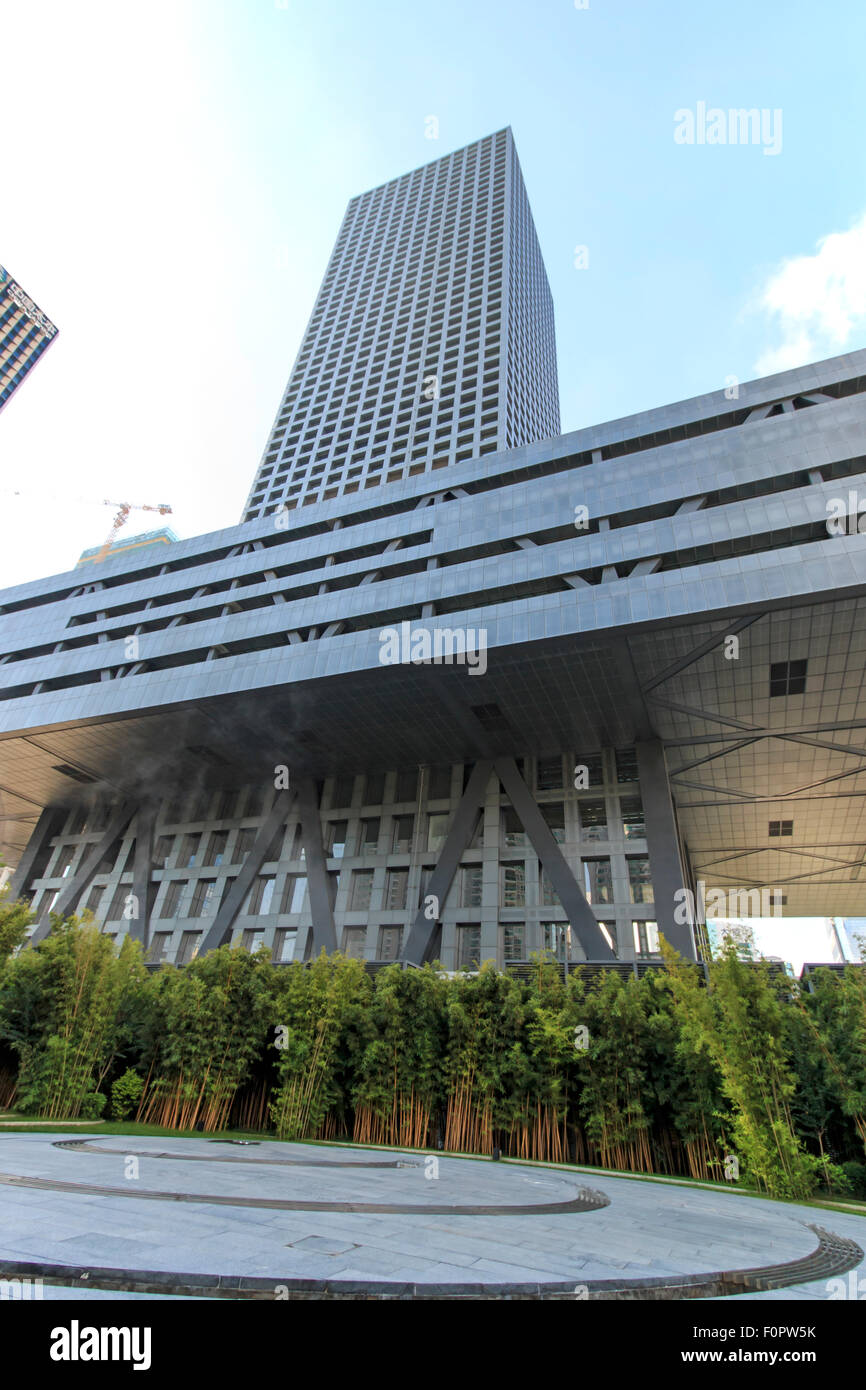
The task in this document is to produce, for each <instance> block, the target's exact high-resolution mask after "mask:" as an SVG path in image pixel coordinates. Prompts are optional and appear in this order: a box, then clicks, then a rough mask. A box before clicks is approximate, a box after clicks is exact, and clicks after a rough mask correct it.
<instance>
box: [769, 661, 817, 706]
mask: <svg viewBox="0 0 866 1390" xmlns="http://www.w3.org/2000/svg"><path fill="white" fill-rule="evenodd" d="M807 665H808V663H807V662H805V661H773V662H771V663H770V696H771V698H774V697H777V696H781V695H803V694H805V691H806V668H807Z"/></svg>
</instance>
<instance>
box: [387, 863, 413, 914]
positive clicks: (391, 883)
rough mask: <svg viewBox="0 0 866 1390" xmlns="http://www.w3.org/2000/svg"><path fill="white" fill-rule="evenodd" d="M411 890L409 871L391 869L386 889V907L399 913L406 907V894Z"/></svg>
mask: <svg viewBox="0 0 866 1390" xmlns="http://www.w3.org/2000/svg"><path fill="white" fill-rule="evenodd" d="M408 888H409V870H408V869H391V870H389V873H388V883H387V886H386V889H385V906H386V907H387V908H389V909H392V910H394V911H399V910H400V909H401V908H404V907H405V906H406V893H407V891H408Z"/></svg>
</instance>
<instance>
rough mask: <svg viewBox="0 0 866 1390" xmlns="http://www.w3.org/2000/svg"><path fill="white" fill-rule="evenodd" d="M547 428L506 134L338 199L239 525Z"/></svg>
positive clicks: (547, 357) (538, 331)
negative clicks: (339, 213)
mask: <svg viewBox="0 0 866 1390" xmlns="http://www.w3.org/2000/svg"><path fill="white" fill-rule="evenodd" d="M559 428H560V424H559V394H558V387H557V376H556V341H555V336H554V323H553V300H552V298H551V293H550V286H549V285H548V282H547V274H546V272H545V269H544V262H543V260H542V257H541V251H540V249H539V245H538V238H537V236H536V233H535V224H534V222H533V220H532V212H531V210H530V207H529V200H528V198H527V196H526V189H525V187H524V183H523V176H522V174H521V172H520V164H519V162H518V159H517V152H516V150H515V148H514V139H513V136H512V134H511V130H510V129H506V130H501V131H499V132H498V134H496V135H490V136H488V137H487V138H486V139H484V140H478V141H476V142H475V144H472V145H467V146H466V147H465V148H464V149H462V150H457V151H456V152H455V153H454V154H449V155H446V156H445V157H444V158H443V159H437V160H434V161H433V162H432V163H431V164H427V165H425V166H424V167H423V168H420V169H416V170H415V171H414V172H413V173H411V174H404V175H403V177H402V178H399V179H392V180H391V181H390V182H389V183H384V184H382V185H381V186H380V187H379V188H374V189H372V190H371V191H370V192H369V193H364V194H362V195H361V196H360V197H357V198H353V199H352V200H351V201H350V203H349V206H348V208H347V210H346V215H345V217H344V218H343V225H342V227H341V229H340V234H339V236H338V237H337V242H336V245H335V247H334V250H333V253H332V255H331V259H330V262H329V264H328V269H327V272H326V274H325V278H324V281H323V282H322V287H321V289H320V291H319V295H318V298H317V300H316V303H315V307H314V309H313V313H312V317H311V318H310V322H309V324H308V326H307V331H306V333H305V334H304V339H303V342H302V344H301V350H300V353H299V354H298V358H297V360H296V362H295V365H294V367H293V369H292V374H291V376H290V378H289V383H288V386H287V387H286V390H285V393H284V395H283V399H282V401H281V403H280V408H279V411H278V412H277V418H276V421H275V422H274V426H273V429H272V430H271V435H270V439H269V441H268V444H267V448H266V449H265V454H264V458H263V459H262V462H261V464H260V466H259V469H258V472H257V474H256V477H255V482H254V484H253V487H252V489H251V491H250V494H249V497H248V499H247V503H246V506H245V508H244V513H243V520H244V521H251V520H253V519H255V518H256V517H259V516H268V515H269V514H270V513H272V512H274V511H276V510H277V508H280V507H285V508H288V509H294V508H296V507H300V506H306V505H310V504H312V503H315V502H322V501H330V500H331V499H332V498H336V497H340V496H344V495H347V494H351V493H355V492H359V491H361V490H362V489H367V488H374V487H377V486H379V485H380V484H382V483H386V482H387V483H390V482H396V481H398V480H400V479H402V478H406V477H411V476H414V475H415V474H418V473H429V472H431V471H432V470H433V469H437V468H444V467H446V466H447V465H448V464H452V463H462V462H464V461H465V460H467V459H473V458H477V457H478V456H479V455H481V454H492V453H496V452H497V451H498V450H502V449H510V448H516V447H519V446H520V445H522V444H529V443H535V442H536V441H538V440H541V439H546V438H548V437H550V436H552V435H556V434H558V433H559Z"/></svg>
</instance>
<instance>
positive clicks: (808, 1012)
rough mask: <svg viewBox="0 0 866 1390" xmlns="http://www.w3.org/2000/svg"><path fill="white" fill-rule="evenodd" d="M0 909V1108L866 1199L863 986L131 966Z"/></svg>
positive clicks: (839, 980) (857, 977)
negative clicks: (29, 935)
mask: <svg viewBox="0 0 866 1390" xmlns="http://www.w3.org/2000/svg"><path fill="white" fill-rule="evenodd" d="M28 920H29V919H28V915H27V912H26V910H24V909H22V907H21V905H20V904H6V905H0V1104H2V1105H4V1106H8V1107H12V1108H13V1109H15V1110H17V1111H19V1112H21V1113H22V1114H27V1115H31V1116H36V1117H41V1118H45V1119H53V1120H57V1119H95V1118H104V1119H115V1120H137V1121H139V1122H141V1123H146V1124H150V1125H157V1126H161V1127H164V1128H167V1129H179V1130H200V1131H203V1132H205V1133H215V1132H217V1131H220V1130H225V1129H227V1128H234V1129H243V1130H256V1131H269V1132H270V1133H272V1134H275V1135H276V1136H277V1137H279V1138H282V1139H289V1140H301V1139H320V1140H322V1139H324V1140H331V1139H342V1140H354V1141H356V1142H359V1143H365V1144H382V1145H397V1146H401V1147H413V1148H434V1149H443V1150H447V1151H451V1152H462V1153H479V1154H492V1153H493V1152H494V1151H495V1150H499V1151H500V1152H501V1153H502V1154H504V1155H509V1156H514V1157H518V1158H527V1159H541V1160H552V1161H557V1162H576V1163H581V1164H589V1165H596V1166H599V1167H602V1168H610V1169H616V1170H625V1171H629V1172H637V1173H652V1172H655V1173H666V1174H679V1175H683V1176H686V1177H691V1178H695V1179H703V1180H707V1179H711V1180H712V1179H721V1178H723V1177H727V1178H729V1179H730V1178H731V1177H732V1176H733V1177H734V1178H737V1180H738V1181H739V1182H740V1183H742V1184H745V1185H748V1186H750V1187H753V1188H757V1189H759V1190H761V1191H764V1192H767V1193H769V1194H771V1195H773V1196H778V1197H789V1198H802V1197H806V1196H808V1195H809V1194H810V1193H812V1192H814V1191H816V1190H818V1189H824V1190H829V1191H830V1192H833V1193H837V1194H851V1195H854V1196H861V1197H866V971H864V970H862V969H848V970H846V971H845V972H842V973H837V972H830V971H824V972H818V973H817V974H816V976H815V977H814V979H815V988H814V992H812V993H805V992H801V991H800V990H799V988H798V987H797V986H796V985H795V984H794V982H793V981H791V980H789V979H788V978H787V977H778V976H775V977H774V976H773V975H772V974H771V973H770V972H769V970H768V969H767V968H766V967H765V966H762V965H760V964H753V963H750V962H744V961H743V960H741V959H739V958H738V956H737V955H736V953H735V952H734V950H733V949H730V950H728V951H727V952H725V953H723V954H722V955H721V956H720V957H719V959H718V960H716V961H714V962H713V963H712V965H711V966H710V968H709V980H708V981H705V979H704V976H703V973H702V972H701V971H699V969H698V968H697V967H695V966H693V965H690V964H688V963H686V962H684V961H682V960H681V959H680V958H678V957H677V956H675V954H674V953H673V952H672V951H670V950H668V949H667V948H665V957H664V968H660V969H658V970H655V971H651V972H647V973H646V974H644V975H643V976H642V977H641V978H640V979H637V978H634V977H632V976H626V977H623V976H621V975H619V974H618V973H617V972H614V971H608V972H603V973H602V974H601V975H600V976H595V977H593V978H592V979H589V980H588V979H584V978H583V977H582V975H581V972H580V971H579V970H577V971H575V972H574V973H573V974H572V975H570V976H569V978H568V980H567V981H566V980H563V978H562V976H561V973H560V971H559V970H558V969H557V968H556V967H554V966H552V965H550V964H548V963H545V962H544V961H543V960H539V961H538V962H537V963H536V965H535V966H534V968H533V970H532V972H530V976H529V978H522V979H517V978H515V977H514V976H512V975H509V974H507V973H502V972H500V971H498V970H496V969H495V968H493V967H492V966H488V965H485V966H484V967H483V968H482V969H481V970H480V971H478V972H476V973H467V974H463V975H458V976H456V977H446V976H444V975H443V974H441V973H440V972H439V971H438V970H437V969H435V968H433V967H425V968H424V969H422V970H417V969H412V970H403V969H402V968H401V967H400V966H399V965H393V966H389V967H387V968H385V969H382V970H380V971H379V972H378V973H376V974H374V975H371V974H370V973H368V972H367V971H365V969H364V967H363V965H362V964H361V963H360V962H359V961H356V960H351V959H348V958H347V957H344V956H342V955H339V954H335V955H332V956H329V957H326V956H324V955H322V956H321V957H320V958H319V959H317V960H313V961H310V962H307V963H294V964H291V965H288V966H278V967H275V966H273V965H272V964H271V962H270V960H269V959H268V957H267V956H266V954H265V953H264V952H259V953H257V954H255V955H251V954H250V953H249V952H247V951H245V950H243V949H241V948H235V949H231V948H229V947H227V946H224V947H221V948H220V949H219V950H217V951H214V952H211V953H210V954H208V955H206V956H204V957H201V958H199V959H196V960H193V961H192V962H191V963H190V964H189V965H187V966H186V967H184V968H183V969H176V968H175V967H173V966H167V965H166V966H162V967H161V968H160V969H159V970H157V971H150V970H148V969H147V968H146V967H145V965H144V964H143V961H142V955H141V949H140V947H139V945H138V944H137V943H135V942H133V941H131V940H129V939H126V940H125V941H124V943H123V946H122V948H121V950H120V953H119V954H116V953H115V950H114V948H113V945H112V942H111V940H110V939H109V938H108V937H106V936H104V935H102V934H101V933H100V932H99V931H98V929H97V928H96V927H95V926H94V925H93V923H92V922H91V921H89V920H88V919H87V918H86V917H85V918H84V919H80V920H79V919H78V918H75V917H72V918H68V919H66V920H65V921H60V920H59V919H55V921H54V923H53V927H52V931H51V932H50V933H49V935H48V936H47V937H46V938H45V939H44V940H43V941H42V942H40V943H39V945H38V946H36V947H35V948H32V949H28V950H25V951H21V952H20V953H16V947H17V946H19V945H20V943H21V942H22V940H23V938H24V934H25V931H26V928H27V924H28Z"/></svg>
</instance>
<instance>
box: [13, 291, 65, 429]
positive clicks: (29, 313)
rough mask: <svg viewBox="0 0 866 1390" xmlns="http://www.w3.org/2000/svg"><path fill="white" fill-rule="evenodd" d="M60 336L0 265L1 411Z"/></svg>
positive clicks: (54, 326) (36, 305) (53, 325)
mask: <svg viewBox="0 0 866 1390" xmlns="http://www.w3.org/2000/svg"><path fill="white" fill-rule="evenodd" d="M56 337H57V327H56V325H55V324H53V323H52V322H51V320H50V319H49V318H48V317H47V316H46V315H45V314H43V312H42V310H41V309H40V308H39V306H38V304H34V302H33V300H32V299H31V298H30V296H29V294H25V293H24V291H23V290H22V288H21V286H20V285H19V284H18V282H17V280H13V279H12V276H11V275H10V274H9V272H8V270H4V269H3V267H2V265H0V410H2V409H3V407H4V405H5V404H6V402H7V401H8V400H9V397H10V396H11V395H12V393H13V391H15V390H16V388H17V387H18V386H20V385H21V382H22V381H23V380H24V378H25V377H26V375H27V373H28V372H29V371H30V370H31V368H32V367H34V366H35V365H36V363H37V362H38V361H39V358H40V357H41V356H42V354H43V352H44V351H45V349H46V348H47V347H50V346H51V344H52V343H53V341H54V339H55V338H56Z"/></svg>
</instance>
